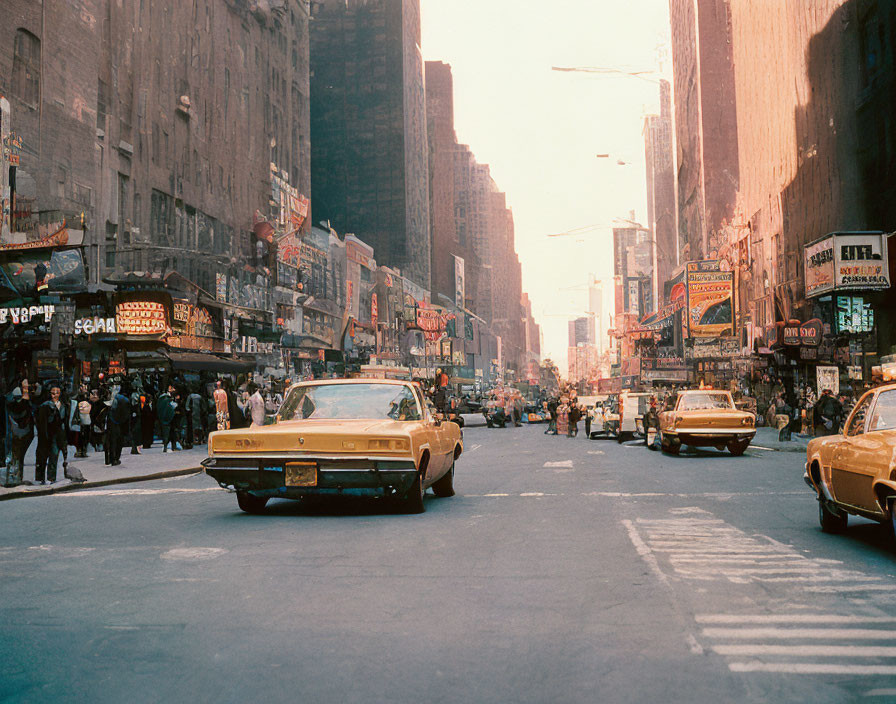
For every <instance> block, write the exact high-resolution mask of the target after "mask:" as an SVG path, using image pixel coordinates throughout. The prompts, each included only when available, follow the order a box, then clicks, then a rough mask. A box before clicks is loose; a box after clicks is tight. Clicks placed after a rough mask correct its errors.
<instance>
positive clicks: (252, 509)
mask: <svg viewBox="0 0 896 704" xmlns="http://www.w3.org/2000/svg"><path fill="white" fill-rule="evenodd" d="M236 502H237V504H239V507H240V509H241V510H243V511H245V512H246V513H251V514H253V515H256V516H257V515H258V514H260V513H264V507H265V506H267V503H268V497H266V496H253V495H252V494H250V493H249V492H248V491H238V492H236Z"/></svg>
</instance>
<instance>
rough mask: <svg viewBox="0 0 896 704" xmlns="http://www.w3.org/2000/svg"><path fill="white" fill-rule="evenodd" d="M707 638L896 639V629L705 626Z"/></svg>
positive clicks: (704, 631)
mask: <svg viewBox="0 0 896 704" xmlns="http://www.w3.org/2000/svg"><path fill="white" fill-rule="evenodd" d="M702 633H703V635H704V636H705V637H707V638H736V639H743V638H752V639H758V638H770V639H786V638H801V639H803V640H811V639H819V638H829V639H837V640H840V639H843V638H855V639H857V640H858V639H864V640H896V631H884V630H880V631H879V630H874V629H871V628H712V627H711V628H704V629H703V631H702Z"/></svg>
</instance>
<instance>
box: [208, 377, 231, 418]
mask: <svg viewBox="0 0 896 704" xmlns="http://www.w3.org/2000/svg"><path fill="white" fill-rule="evenodd" d="M212 398H213V399H214V401H215V421H216V426H217V429H218V430H230V412H229V410H228V404H227V392H226V391H225V390H224V385H223V384H222V383H221V381H220V380H219V381H216V382H215V391H214V393H213V394H212Z"/></svg>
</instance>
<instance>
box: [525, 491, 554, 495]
mask: <svg viewBox="0 0 896 704" xmlns="http://www.w3.org/2000/svg"><path fill="white" fill-rule="evenodd" d="M520 496H560V494H545V493H543V492H541V491H526V492H524V493H522V494H520Z"/></svg>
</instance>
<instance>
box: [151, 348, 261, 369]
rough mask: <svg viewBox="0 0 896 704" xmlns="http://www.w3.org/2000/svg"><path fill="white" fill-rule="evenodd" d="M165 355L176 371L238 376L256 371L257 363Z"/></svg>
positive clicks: (193, 354)
mask: <svg viewBox="0 0 896 704" xmlns="http://www.w3.org/2000/svg"><path fill="white" fill-rule="evenodd" d="M165 354H166V356H167V357H168V359H169V360H171V368H172V369H175V370H190V371H200V372H220V373H222V374H237V373H239V372H249V371H252V370H253V369H255V362H253V361H247V360H241V359H228V358H226V357H219V356H218V355H214V354H202V353H200V352H170V351H169V352H166V353H165Z"/></svg>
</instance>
